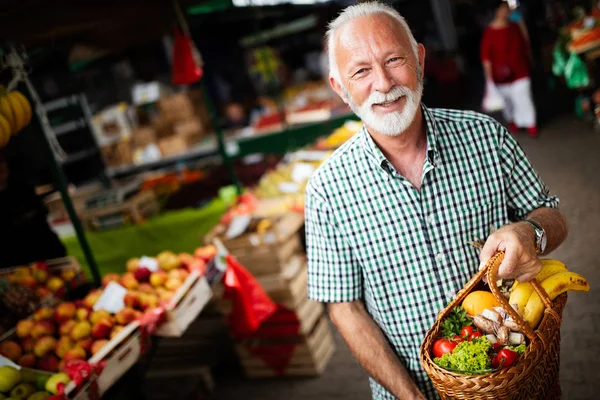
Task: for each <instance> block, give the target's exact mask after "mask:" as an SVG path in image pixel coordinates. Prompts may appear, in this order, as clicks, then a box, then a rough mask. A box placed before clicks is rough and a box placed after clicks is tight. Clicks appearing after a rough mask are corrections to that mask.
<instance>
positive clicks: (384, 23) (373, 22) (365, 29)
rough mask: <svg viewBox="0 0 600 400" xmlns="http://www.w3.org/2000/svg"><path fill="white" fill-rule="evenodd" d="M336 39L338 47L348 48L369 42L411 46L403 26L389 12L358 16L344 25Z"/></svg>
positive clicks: (354, 47)
mask: <svg viewBox="0 0 600 400" xmlns="http://www.w3.org/2000/svg"><path fill="white" fill-rule="evenodd" d="M334 39H335V41H336V47H337V48H346V49H348V50H353V49H356V48H357V47H360V46H363V45H365V44H367V43H371V44H386V45H396V46H402V47H406V46H410V41H409V39H408V35H407V33H406V32H405V30H404V28H403V26H402V25H401V24H400V22H399V21H397V20H396V19H394V18H393V17H391V16H389V15H387V14H374V15H369V16H364V17H357V18H355V19H353V20H352V21H349V22H347V23H346V24H344V25H342V26H341V27H340V28H339V29H338V31H337V32H336V36H335V38H334Z"/></svg>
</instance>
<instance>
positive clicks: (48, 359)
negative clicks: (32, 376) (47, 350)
mask: <svg viewBox="0 0 600 400" xmlns="http://www.w3.org/2000/svg"><path fill="white" fill-rule="evenodd" d="M59 362H60V360H59V359H58V357H56V356H55V355H54V354H47V355H45V356H44V357H42V358H40V359H39V360H38V361H37V363H36V364H35V365H36V367H37V368H38V369H42V370H44V371H50V372H56V371H58V363H59Z"/></svg>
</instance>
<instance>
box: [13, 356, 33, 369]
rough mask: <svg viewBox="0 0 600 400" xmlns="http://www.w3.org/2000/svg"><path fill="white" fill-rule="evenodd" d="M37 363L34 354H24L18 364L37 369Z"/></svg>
mask: <svg viewBox="0 0 600 400" xmlns="http://www.w3.org/2000/svg"><path fill="white" fill-rule="evenodd" d="M35 361H36V358H35V356H34V355H33V354H31V353H29V354H23V355H22V356H21V357H19V360H17V364H19V365H20V366H21V367H25V368H33V367H35Z"/></svg>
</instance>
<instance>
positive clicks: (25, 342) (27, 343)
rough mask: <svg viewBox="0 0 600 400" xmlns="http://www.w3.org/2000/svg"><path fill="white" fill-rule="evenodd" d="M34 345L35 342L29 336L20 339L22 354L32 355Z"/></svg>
mask: <svg viewBox="0 0 600 400" xmlns="http://www.w3.org/2000/svg"><path fill="white" fill-rule="evenodd" d="M34 343H35V342H34V340H33V338H32V337H31V336H30V337H26V338H23V339H21V347H22V348H23V353H32V352H33V344H34Z"/></svg>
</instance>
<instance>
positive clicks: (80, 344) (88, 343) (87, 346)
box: [75, 337, 94, 353]
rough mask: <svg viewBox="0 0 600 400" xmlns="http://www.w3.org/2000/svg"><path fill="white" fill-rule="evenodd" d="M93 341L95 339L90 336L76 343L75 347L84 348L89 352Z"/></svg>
mask: <svg viewBox="0 0 600 400" xmlns="http://www.w3.org/2000/svg"><path fill="white" fill-rule="evenodd" d="M93 342H94V340H93V339H92V338H90V337H88V338H86V339H83V340H80V341H79V342H77V343H75V347H79V348H80V349H83V350H84V351H85V352H86V353H89V351H90V350H91V349H92V343H93Z"/></svg>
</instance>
